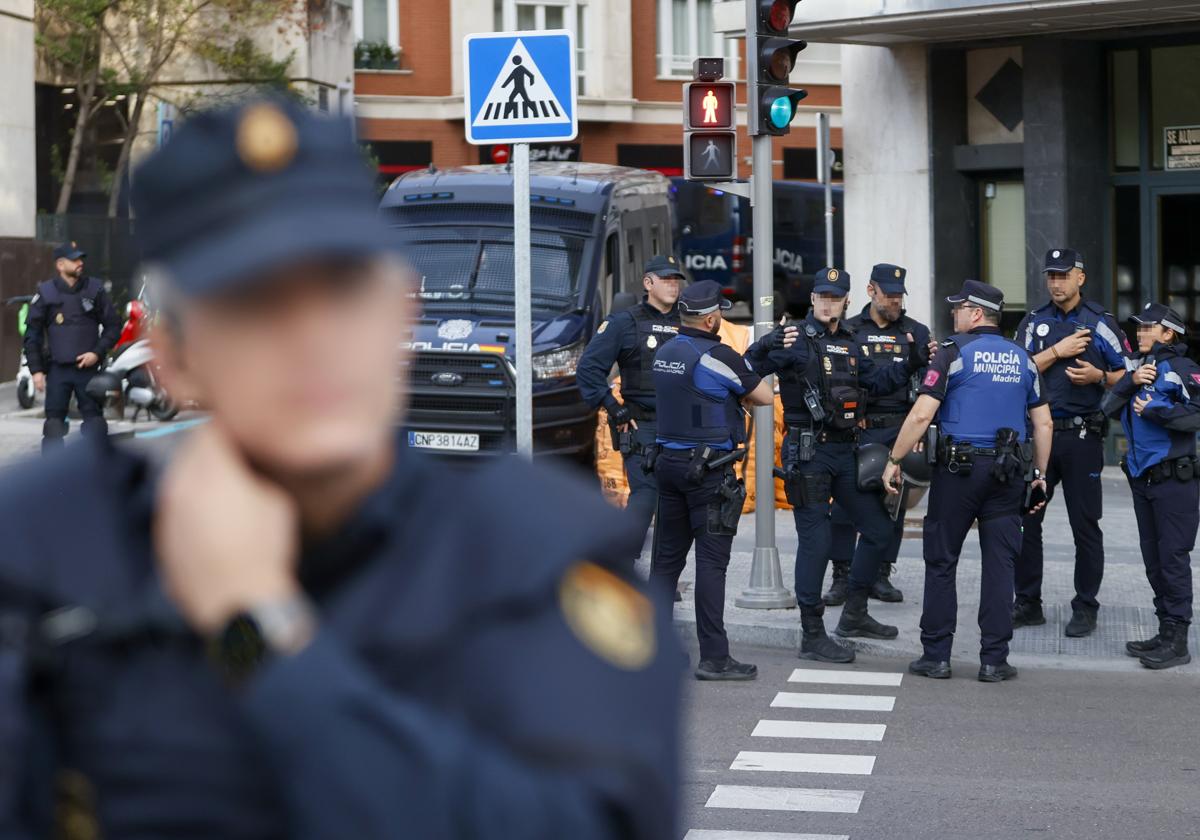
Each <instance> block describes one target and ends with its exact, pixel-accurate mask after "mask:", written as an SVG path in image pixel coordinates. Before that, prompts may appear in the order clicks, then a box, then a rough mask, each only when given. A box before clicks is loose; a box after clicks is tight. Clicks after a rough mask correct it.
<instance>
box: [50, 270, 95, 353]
mask: <svg viewBox="0 0 1200 840" xmlns="http://www.w3.org/2000/svg"><path fill="white" fill-rule="evenodd" d="M79 282H80V283H82V284H83V288H81V289H80V290H79V291H78V292H66V293H64V292H63V291H61V290H60V289H59V288H58V284H56V283H55V282H54V281H53V280H46V281H45V282H43V283H41V284H39V285H38V294H39V295H41V296H42V300H44V301H45V302H46V336H47V340H48V342H49V344H50V358H51V359H52V360H53V361H54V362H55V363H56V364H60V365H73V364H75V359H76V358H78V357H79V356H80V355H81V354H83V353H88V352H90V351H92V350H94V349H95V348H96V340H97V339H98V338H99V336H100V333H99V327H100V306H99V303H98V302H97V300H96V298H97V297H98V296H99V294H100V292H101V290H102V289H103V288H104V286H103V284H102V283H101V282H100V280H99V279H98V278H95V277H87V278H84V279H82V280H80V281H79Z"/></svg>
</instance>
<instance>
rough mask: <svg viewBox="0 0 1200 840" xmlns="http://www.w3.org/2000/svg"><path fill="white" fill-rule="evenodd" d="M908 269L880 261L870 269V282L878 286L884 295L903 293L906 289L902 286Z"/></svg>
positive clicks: (906, 291) (905, 292)
mask: <svg viewBox="0 0 1200 840" xmlns="http://www.w3.org/2000/svg"><path fill="white" fill-rule="evenodd" d="M906 276H908V270H907V269H904V268H901V267H900V266H898V265H892V264H890V263H880V264H879V265H877V266H875V267H874V268H872V269H871V282H872V283H874V284H875V285H876V286H878V287H879V291H881V292H883V293H884V294H885V295H903V294H907V293H908V290H907V289H906V288H904V278H905V277H906Z"/></svg>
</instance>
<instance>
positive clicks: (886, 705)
mask: <svg viewBox="0 0 1200 840" xmlns="http://www.w3.org/2000/svg"><path fill="white" fill-rule="evenodd" d="M895 706H896V698H895V697H877V696H874V695H868V694H797V693H795V692H790V691H781V692H779V693H778V694H776V695H775V699H774V700H772V701H771V707H772V708H775V709H841V710H843V711H851V712H890V711H892V709H893V708H895Z"/></svg>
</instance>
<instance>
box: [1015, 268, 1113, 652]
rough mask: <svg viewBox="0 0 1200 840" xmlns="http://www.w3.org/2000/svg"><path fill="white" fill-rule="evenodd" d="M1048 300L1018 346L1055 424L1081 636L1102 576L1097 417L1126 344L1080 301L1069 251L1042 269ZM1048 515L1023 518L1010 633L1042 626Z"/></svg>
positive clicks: (1055, 460) (1109, 321) (1070, 629)
mask: <svg viewBox="0 0 1200 840" xmlns="http://www.w3.org/2000/svg"><path fill="white" fill-rule="evenodd" d="M1044 272H1045V275H1046V287H1047V289H1048V290H1049V293H1050V301H1049V302H1048V303H1047V304H1046V305H1045V306H1042V307H1041V308H1039V309H1035V310H1034V311H1033V312H1031V313H1029V314H1028V315H1026V316H1025V319H1024V320H1023V321H1022V322H1021V325H1020V327H1018V328H1017V341H1018V342H1019V343H1020V344H1021V345H1022V346H1023V347H1024V348H1025V350H1026V351H1027V352H1028V353H1029V354H1030V355H1031V356H1032V357H1033V360H1034V362H1036V363H1037V366H1038V370H1039V371H1040V372H1041V374H1042V377H1043V379H1044V381H1045V385H1046V399H1047V400H1048V401H1049V403H1050V413H1051V415H1052V416H1053V417H1054V449H1053V452H1052V453H1051V456H1050V466H1049V471H1048V473H1047V475H1046V481H1047V484H1048V486H1049V488H1050V492H1051V493H1053V492H1054V488H1055V487H1057V486H1058V485H1059V484H1061V485H1062V490H1063V496H1064V497H1065V499H1066V504H1067V518H1068V520H1069V521H1070V523H1071V533H1072V534H1073V535H1074V539H1075V597H1074V598H1073V599H1072V601H1071V619H1070V621H1069V622H1068V623H1067V626H1066V635H1068V636H1072V637H1079V636H1086V635H1088V634H1089V633H1091V632H1092V631H1093V630H1095V629H1096V614H1097V611H1098V610H1099V609H1100V604H1099V602H1098V601H1097V600H1096V595H1097V594H1098V593H1099V591H1100V580H1101V578H1102V577H1103V576H1104V536H1103V534H1102V533H1101V531H1100V517H1101V514H1102V512H1103V505H1102V489H1101V484H1100V473H1101V471H1102V470H1103V469H1104V433H1105V428H1106V426H1107V423H1106V422H1105V418H1104V414H1103V412H1102V411H1101V410H1100V403H1101V400H1103V398H1104V393H1105V388H1107V387H1109V386H1111V385H1113V384H1114V383H1116V382H1117V381H1118V380H1119V379H1120V378H1121V377H1122V376H1123V375H1124V374H1125V371H1126V369H1127V367H1128V365H1129V364H1130V363H1129V360H1128V357H1129V342H1128V340H1127V339H1126V338H1125V336H1124V333H1123V332H1122V331H1121V327H1120V326H1119V325H1118V324H1117V322H1116V320H1115V319H1114V318H1113V316H1112V315H1110V314H1108V313H1107V312H1105V311H1104V308H1103V307H1101V306H1100V305H1099V304H1096V303H1093V302H1091V301H1087V300H1084V299H1083V297H1082V294H1081V293H1082V290H1083V285H1084V283H1085V282H1086V281H1087V275H1086V274H1085V273H1084V268H1083V257H1082V255H1080V254H1079V253H1078V252H1077V251H1073V250H1071V249H1070V248H1054V249H1052V250H1050V251H1047V252H1046V260H1045V263H1044ZM1045 516H1046V511H1045V508H1043V509H1042V510H1041V511H1040V512H1038V513H1036V514H1033V515H1032V516H1027V517H1026V518H1025V522H1024V531H1025V538H1024V541H1023V542H1022V546H1021V556H1020V559H1019V560H1018V561H1017V568H1016V586H1017V599H1016V603H1015V604H1014V606H1013V626H1015V627H1024V626H1028V625H1039V624H1045V623H1046V617H1045V615H1044V614H1043V612H1042V568H1043V562H1042V556H1043V555H1042V520H1043V519H1044V518H1045Z"/></svg>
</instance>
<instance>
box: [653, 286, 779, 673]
mask: <svg viewBox="0 0 1200 840" xmlns="http://www.w3.org/2000/svg"><path fill="white" fill-rule="evenodd" d="M729 307H730V303H729V301H727V300H725V298H724V297H723V296H722V294H721V287H720V286H719V285H718V284H717V283H716V282H714V281H712V280H705V281H702V282H700V283H695V284H693V285H691V286H688V287H687V288H686V289H685V290H684V291H683V294H682V296H681V297H680V320H681V326H680V329H679V335H678V336H676V337H674V338H672V339H671V340H670V341H668V342H667V343H666V344H664V345H663V346H662V347H661V348H660V349H659V351H658V355H657V356H656V357H655V360H654V388H655V393H656V395H657V397H658V444H659V446H661V447H662V450H661V452H660V454H659V456H658V458H657V461H656V462H655V467H654V475H655V478H656V479H657V481H658V522H657V524H656V526H655V534H654V554H653V561H652V563H651V568H650V580H651V583H652V584H654V583H658V584H659V586H658V590H659V591H660V592H661V593H666V594H669V593H672V592H674V591H675V587H676V586H677V585H678V582H679V575H680V573H681V572H682V571H683V567H684V564H685V562H686V561H687V555H688V551H689V550H690V549H691V547H692V544H693V543H694V544H695V546H696V636H697V637H698V639H699V642H700V663H699V665H698V666H697V668H696V672H695V675H696V678H697V679H699V680H752V679H754V677H755V676H756V675H757V673H758V669H757V668H756V667H755V666H753V665H749V664H745V663H741V662H738V661H737V660H736V659H734V658H733V657H732V656H730V655H729V639H728V638H727V637H726V635H725V620H724V614H725V570H726V569H727V568H728V566H729V552H730V550H731V549H732V548H733V538H734V535H736V534H737V525H738V521H739V519H740V518H741V513H742V504H743V502H744V500H745V490H744V487H742V485H741V483H740V482H739V481H738V480H737V477H736V475H735V474H734V471H733V462H734V459H735V457H736V456H741V455H744V450H741V449H739V447H742V445H743V444H744V443H745V442H746V422H745V419H744V417H745V414H744V412H743V410H742V404H743V403H744V404H747V405H771V404H772V403H773V402H774V399H775V398H774V394H773V393H772V391H771V388H770V387H769V386H768V385H767V383H766V382H763V381H762V379H761V377H759V376H758V374H756V373H755V372H754V371H753V370H751V369H750V366H749V365H748V364H747V363H746V360H745V359H743V358H742V357H741V356H740V355H739V354H738V353H737V351H736V350H734V349H733V348H732V347H730V346H728V345H727V344H722V343H721V339H720V337H719V336H718V335H717V330H718V329H719V328H720V326H721V312H722V311H723V310H726V309H728V308H729ZM664 607H666V608H668V609H669V607H670V604H669V603H665V604H664Z"/></svg>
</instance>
